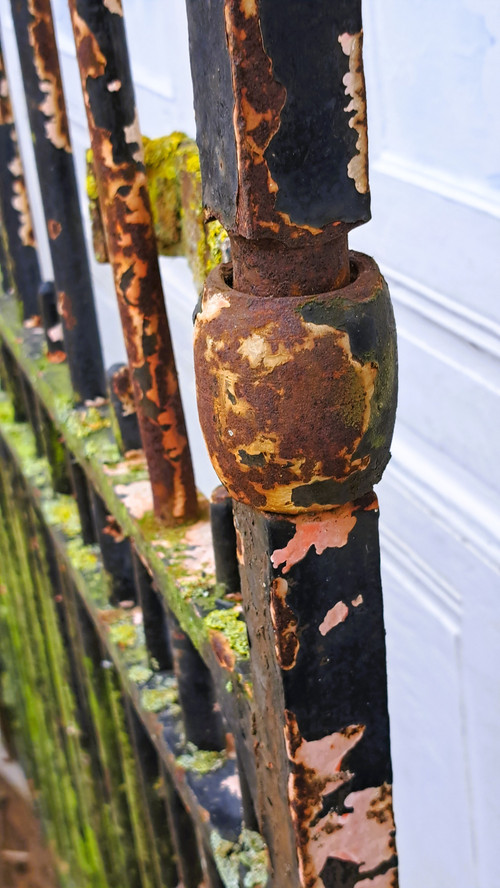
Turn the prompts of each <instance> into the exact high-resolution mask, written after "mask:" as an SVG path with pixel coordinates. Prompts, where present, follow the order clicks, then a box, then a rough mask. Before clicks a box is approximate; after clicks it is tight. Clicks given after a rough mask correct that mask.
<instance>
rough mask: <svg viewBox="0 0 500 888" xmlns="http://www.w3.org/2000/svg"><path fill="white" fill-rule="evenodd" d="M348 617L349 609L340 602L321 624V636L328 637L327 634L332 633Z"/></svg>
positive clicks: (332, 608) (331, 609)
mask: <svg viewBox="0 0 500 888" xmlns="http://www.w3.org/2000/svg"><path fill="white" fill-rule="evenodd" d="M348 616H349V608H348V607H347V605H346V604H344V602H343V601H338V602H337V604H336V605H335V606H334V607H331V608H330V610H329V611H328V612H327V614H326V617H325V619H324V620H323V622H322V623H321V625H320V627H319V631H320V633H321V635H327V633H328V632H330V630H331V629H334V628H335V626H338V625H339V624H340V623H344V622H345V620H347V617H348Z"/></svg>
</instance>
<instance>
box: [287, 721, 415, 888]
mask: <svg viewBox="0 0 500 888" xmlns="http://www.w3.org/2000/svg"><path fill="white" fill-rule="evenodd" d="M364 731H365V727H364V725H348V726H346V727H345V728H344V729H343V730H342V731H338V732H335V733H333V734H331V735H327V736H325V737H322V738H321V739H318V740H310V741H306V740H304V738H303V737H302V736H301V734H300V731H299V728H298V725H297V720H296V718H295V716H294V714H293V713H291V712H287V713H286V728H285V741H286V745H287V752H288V757H289V760H290V762H291V763H292V768H291V773H290V778H289V784H288V792H289V799H290V805H291V809H292V817H293V820H294V823H295V826H296V830H297V836H298V856H299V870H300V878H301V885H302V886H304V888H320V886H325V888H336V886H337V885H339V884H340V885H345V886H348V888H355V886H356V888H358V886H359V885H360V884H363V882H364V881H365V880H372V879H376V878H377V879H382V881H380V885H384V886H387V888H393V886H395V888H397V884H398V882H397V871H396V862H397V861H396V856H395V841H394V835H395V827H394V816H393V812H392V788H391V786H390V785H389V784H387V783H384V784H383V785H382V786H379V787H368V788H366V789H363V790H360V791H358V792H348V793H347V794H346V787H348V786H349V784H350V782H351V781H352V779H353V776H354V775H353V773H352V772H351V770H350V768H349V753H350V752H351V750H352V749H353V748H354V747H355V746H356V745H357V743H359V741H360V740H361V738H362V737H363V734H364ZM336 795H338V796H339V798H341V799H342V801H341V802H340V804H338V803H337V804H336V803H335V801H334V798H335V796H336ZM382 877H384V878H382Z"/></svg>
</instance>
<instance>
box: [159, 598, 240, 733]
mask: <svg viewBox="0 0 500 888" xmlns="http://www.w3.org/2000/svg"><path fill="white" fill-rule="evenodd" d="M168 627H169V631H170V645H171V649H172V658H173V662H174V672H175V677H176V678H177V685H178V689H179V700H180V704H181V708H182V717H183V721H184V728H185V733H186V740H188V741H190V742H191V743H194V745H195V746H197V747H198V748H199V749H215V750H220V749H224V747H225V745H226V743H225V732H224V723H223V721H222V717H221V714H220V711H219V709H218V707H216V705H215V704H216V698H215V692H214V685H213V679H212V676H211V674H210V671H209V669H208V667H207V666H206V665H205V663H204V662H203V660H202V658H201V657H200V655H199V653H198V651H197V650H196V648H195V647H194V645H193V643H192V641H191V639H190V638H189V636H188V635H186V633H185V632H184V631H183V629H182V628H181V626H180V624H179V622H178V620H176V618H175V617H174V615H173V614H172V613H170V614H169V616H168Z"/></svg>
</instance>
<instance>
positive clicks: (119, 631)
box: [109, 621, 137, 648]
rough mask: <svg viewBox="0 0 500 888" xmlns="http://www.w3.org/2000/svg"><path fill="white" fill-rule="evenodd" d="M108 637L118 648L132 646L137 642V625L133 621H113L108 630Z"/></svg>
mask: <svg viewBox="0 0 500 888" xmlns="http://www.w3.org/2000/svg"><path fill="white" fill-rule="evenodd" d="M109 637H110V639H111V641H112V642H113V644H116V646H117V647H119V648H130V647H134V646H135V644H136V642H137V627H136V626H134V625H133V623H124V622H122V621H120V622H118V623H113V625H112V626H111V627H110V630H109Z"/></svg>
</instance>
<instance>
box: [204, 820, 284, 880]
mask: <svg viewBox="0 0 500 888" xmlns="http://www.w3.org/2000/svg"><path fill="white" fill-rule="evenodd" d="M210 845H211V846H212V852H213V855H214V858H215V862H216V864H217V869H218V870H219V873H220V875H221V877H222V880H223V882H224V885H225V886H226V888H241V870H242V869H243V871H245V875H244V876H243V886H244V888H265V886H266V885H267V884H268V879H269V855H268V851H267V847H266V845H265V843H264V840H263V839H262V836H260V835H259V833H257V832H254V831H253V830H250V829H243V830H242V831H241V834H240V836H239V838H238V841H237V842H234V843H233V842H228V841H227V840H226V839H223V838H222V836H221V835H219V833H217V832H215V831H213V832H212V833H211V835H210Z"/></svg>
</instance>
